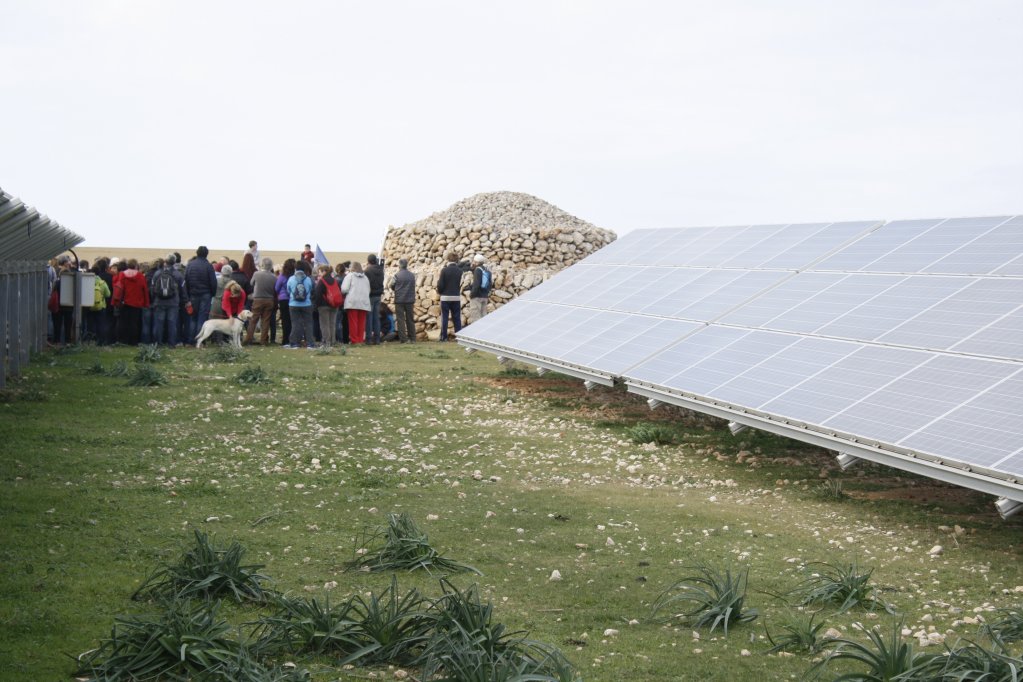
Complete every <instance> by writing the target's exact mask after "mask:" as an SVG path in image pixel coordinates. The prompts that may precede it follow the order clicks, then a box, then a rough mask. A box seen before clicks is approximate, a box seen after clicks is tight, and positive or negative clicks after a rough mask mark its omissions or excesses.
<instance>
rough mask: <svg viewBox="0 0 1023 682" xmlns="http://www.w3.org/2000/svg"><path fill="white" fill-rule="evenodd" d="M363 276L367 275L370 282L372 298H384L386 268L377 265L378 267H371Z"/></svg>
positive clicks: (367, 268)
mask: <svg viewBox="0 0 1023 682" xmlns="http://www.w3.org/2000/svg"><path fill="white" fill-rule="evenodd" d="M363 274H364V275H366V279H368V280H369V295H370V296H383V295H384V266H383V265H380V264H379V263H377V264H376V265H369V266H367V267H366V269H365V270H363Z"/></svg>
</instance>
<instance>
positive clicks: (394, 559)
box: [345, 512, 480, 574]
mask: <svg viewBox="0 0 1023 682" xmlns="http://www.w3.org/2000/svg"><path fill="white" fill-rule="evenodd" d="M357 544H358V545H359V546H360V547H361V548H362V549H364V550H365V552H364V553H363V554H362V555H361V556H359V555H357V556H356V557H355V558H354V559H352V560H351V561H349V562H348V563H347V564H346V565H345V566H346V568H347V569H348V570H362V571H373V572H376V571H414V570H417V569H423V570H425V571H427V572H431V571H433V570H437V571H443V572H446V573H460V572H463V571H471V572H473V573H476V574H480V572H479V571H477V570H476V569H475V568H473V567H472V566H467V565H465V564H462V563H459V562H457V561H453V560H451V559H447V558H445V557H443V556H441V555H440V553H439V552H437V550H436V549H434V548H433V547H432V546H431V545H430V541H429V538H428V537H427V535H426V533H424V532H423V531H422V530H420V528H419V526H418V525H417V524H416V522H415V521H414V520H413V519H412V517H411V516H409V515H408V514H406V513H404V512H402V513H401V514H388V515H387V527H386V528H380V529H376V530H372V531H368V532H366V533H363V534H362V535H360V536H359V537H358V538H357Z"/></svg>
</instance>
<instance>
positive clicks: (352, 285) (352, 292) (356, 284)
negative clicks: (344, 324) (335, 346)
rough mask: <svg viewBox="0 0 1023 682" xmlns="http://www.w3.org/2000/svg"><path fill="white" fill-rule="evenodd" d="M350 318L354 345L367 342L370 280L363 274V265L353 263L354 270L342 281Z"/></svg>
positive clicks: (351, 337)
mask: <svg viewBox="0 0 1023 682" xmlns="http://www.w3.org/2000/svg"><path fill="white" fill-rule="evenodd" d="M341 293H342V294H343V295H344V297H345V314H346V315H347V316H348V339H349V341H350V342H351V343H352V344H356V343H365V341H366V313H367V312H369V309H370V300H369V297H370V293H369V279H367V278H366V275H365V274H363V272H362V264H361V263H358V262H356V263H352V270H351V272H349V273H348V274H347V275H345V278H344V279H343V280H342V281H341Z"/></svg>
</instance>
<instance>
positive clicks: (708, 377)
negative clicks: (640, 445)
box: [625, 216, 1023, 501]
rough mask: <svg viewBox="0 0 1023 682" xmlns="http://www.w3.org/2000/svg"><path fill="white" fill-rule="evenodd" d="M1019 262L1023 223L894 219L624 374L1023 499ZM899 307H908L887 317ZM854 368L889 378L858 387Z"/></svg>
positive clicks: (724, 409)
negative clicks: (964, 320)
mask: <svg viewBox="0 0 1023 682" xmlns="http://www.w3.org/2000/svg"><path fill="white" fill-rule="evenodd" d="M1021 254H1023V218H1021V217H1020V216H1015V217H1001V218H964V219H957V220H930V221H900V222H895V223H889V224H887V225H885V226H884V227H883V228H881V229H879V230H876V231H874V232H872V233H870V234H869V235H867V236H865V237H864V238H863V239H861V240H858V241H857V242H856V243H854V244H852V245H850V247H848V248H846V249H843V250H842V251H840V252H838V253H836V254H833V255H832V256H830V257H829V258H827V259H824V260H822V261H821V262H819V263H817V264H816V265H815V266H813V267H812V268H810V269H809V271H807V272H801V273H799V274H797V275H796V276H795V277H793V278H791V279H789V280H787V281H786V282H784V283H783V284H781V285H780V286H778V287H775V288H773V289H771V290H768V291H765V292H764V293H763V294H762V295H761V296H758V297H756V298H755V299H754V300H752V301H751V302H749V303H747V304H746V305H745V306H742V307H740V308H738V309H736V310H733V311H732V312H730V313H729V314H726V315H724V316H722V317H721V318H720V319H719V320H717V321H716V322H715V323H713V324H712V325H711V326H709V327H708V328H706V329H704V330H701V331H699V332H696V333H694V334H693V335H691V336H690V337H688V338H686V339H684V340H680V342H678V343H676V344H674V346H673V347H672V348H670V349H666V350H665V351H664V352H662V353H660V354H659V355H658V356H657V357H655V358H651V359H649V360H648V361H646V362H644V363H640V364H639V365H637V366H635V367H633V368H631V369H630V370H628V371H627V372H626V373H625V381H626V383H627V384H628V386H629V389H630V390H632V391H634V392H636V393H639V394H641V395H645V396H647V397H650V398H655V399H658V400H665V401H668V402H673V403H676V404H680V405H683V406H686V407H689V408H692V409H698V410H700V409H702V411H705V412H711V413H714V414H717V415H718V416H724V417H727V418H729V419H731V420H734V421H738V422H739V423H742V424H747V425H750V426H755V427H757V428H765V429H766V430H770V431H774V432H776V433H782V434H783V435H787V436H791V437H794V438H797V439H802V440H810V441H811V442H816V443H818V444H821V445H824V446H825V447H830V448H833V449H838V450H841V451H843V452H846V453H850V454H853V455H855V456H860V457H863V458H864V459H870V460H873V461H879V462H883V463H885V464H890V465H893V466H896V467H899V468H903V469H907V470H911V471H915V472H917V473H924V474H926V475H928V476H930V477H932V478H937V479H939V480H946V481H950V482H953V483H957V484H959V485H963V486H965V487H971V488H974V489H978V490H983V491H985V492H990V493H992V494H996V495H1000V496H1003V497H1007V498H1008V499H1012V500H1016V501H1023V410H1021V408H1020V407H1019V406H1020V405H1021V404H1023V403H1021V399H1023V353H1021V350H1023V345H1021V337H1023V334H1021V333H1023V276H1021V274H1020V273H1021V272H1023V255H1021ZM843 285H845V286H847V287H848V286H850V285H852V286H851V289H853V290H855V289H858V290H859V291H858V295H856V294H855V293H853V292H852V291H845V292H843V291H841V290H840V289H841V287H842V286H843ZM900 309H902V310H910V311H913V314H912V315H910V316H909V317H908V319H905V320H903V319H902V318H901V317H900V316H899V315H897V314H894V315H893V313H894V312H897V311H899V310H900ZM886 312H887V313H889V314H888V315H886V314H885V313H886ZM962 318H969V322H968V323H966V324H958V323H959V322H961V320H962ZM758 345H759V350H758V348H757V346H758ZM743 346H745V348H744V347H743ZM708 349H709V350H708ZM829 354H830V355H829ZM687 357H688V358H689V359H688V360H687V359H686V358H687ZM750 359H754V360H756V362H753V363H751V364H749V366H744V365H743V363H744V362H745V361H747V360H750ZM815 362H817V363H819V364H820V366H819V367H818V366H816V365H815V364H814V363H815ZM686 363H688V364H686ZM857 363H859V366H858V367H857ZM786 368H787V369H788V371H789V373H790V374H791V376H789V377H785V376H784V375H785V373H786ZM793 370H796V371H793ZM885 371H890V372H892V376H890V377H889V376H885V375H884V372H885ZM666 372H667V374H665V373H666ZM857 372H860V373H864V372H866V373H873V374H875V375H879V376H881V377H882V378H883V379H884V380H885V381H884V383H882V385H881V386H880V387H878V386H875V385H872V384H871V382H870V381H865V382H861V385H857V380H859V379H861V377H860V376H859V375H858V374H857ZM875 380H876V377H875ZM942 381H944V383H942ZM786 382H789V383H791V384H792V385H787V384H786ZM792 382H795V383H792ZM936 389H942V390H940V391H937V390H936ZM843 393H844V395H843ZM858 393H863V395H857V394H858ZM786 396H787V397H786ZM936 396H940V397H936ZM842 400H845V402H844V403H843V402H842ZM907 401H908V402H907ZM910 408H912V409H910ZM892 422H894V423H892ZM950 444H951V445H952V447H949V445H950Z"/></svg>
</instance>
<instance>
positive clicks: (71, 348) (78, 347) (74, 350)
mask: <svg viewBox="0 0 1023 682" xmlns="http://www.w3.org/2000/svg"><path fill="white" fill-rule="evenodd" d="M84 350H85V346H83V345H82V344H80V343H67V344H64V345H63V346H61V347H60V348H59V349H58V350H57V355H77V354H79V353H81V352H82V351H84Z"/></svg>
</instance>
